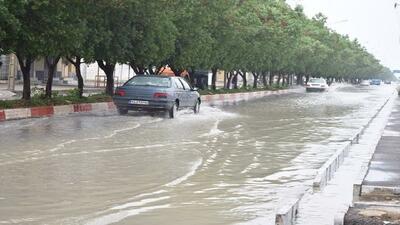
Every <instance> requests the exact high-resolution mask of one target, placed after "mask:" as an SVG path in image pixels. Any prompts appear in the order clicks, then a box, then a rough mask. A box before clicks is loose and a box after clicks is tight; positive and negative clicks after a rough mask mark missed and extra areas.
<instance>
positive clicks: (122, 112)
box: [117, 108, 128, 115]
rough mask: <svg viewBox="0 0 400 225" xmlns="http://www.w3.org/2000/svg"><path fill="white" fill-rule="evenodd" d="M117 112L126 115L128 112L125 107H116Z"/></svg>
mask: <svg viewBox="0 0 400 225" xmlns="http://www.w3.org/2000/svg"><path fill="white" fill-rule="evenodd" d="M117 110H118V114H119V115H126V114H128V110H127V109H123V108H118V109H117Z"/></svg>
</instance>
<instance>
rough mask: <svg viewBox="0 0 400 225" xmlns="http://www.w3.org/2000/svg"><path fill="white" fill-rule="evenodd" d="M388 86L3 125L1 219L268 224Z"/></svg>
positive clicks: (0, 130)
mask: <svg viewBox="0 0 400 225" xmlns="http://www.w3.org/2000/svg"><path fill="white" fill-rule="evenodd" d="M390 93H392V89H391V88H389V87H367V88H357V87H350V86H338V87H333V88H331V90H330V91H329V92H325V93H304V92H299V93H294V94H291V95H288V96H281V97H269V98H264V99H259V100H256V101H250V102H242V103H240V104H235V105H216V106H203V107H202V111H201V113H200V114H199V115H193V114H191V113H189V112H181V113H180V115H179V118H178V119H174V120H170V119H164V118H162V117H148V116H137V115H135V116H134V115H132V114H131V115H128V116H117V115H114V114H106V115H93V114H87V115H84V116H82V115H79V116H76V115H75V116H67V117H53V118H44V119H34V120H23V121H11V122H6V123H2V124H0V224H66V225H70V224H93V225H94V224H96V225H100V224H138V225H139V224H140V225H143V224H146V225H153V224H154V225H156V224H157V225H158V224H167V225H187V224H191V225H197V224H198V225H203V224H273V217H274V212H275V209H276V208H277V207H278V206H279V205H280V204H281V203H282V202H283V201H284V199H285V197H287V196H290V195H295V194H297V193H299V192H301V191H302V190H304V189H305V188H306V187H307V186H308V185H310V181H311V180H312V179H313V177H314V176H315V173H316V170H317V169H318V168H319V166H321V165H322V164H323V163H324V161H325V160H326V159H327V158H328V157H329V156H330V155H331V154H332V153H333V152H334V151H335V150H336V149H337V148H338V147H339V146H341V145H343V141H344V140H346V139H348V138H349V137H350V136H351V134H352V133H353V132H354V131H355V130H357V129H358V128H359V127H360V126H361V125H362V124H365V123H366V122H367V120H368V119H369V118H370V117H371V116H372V115H373V114H374V113H375V109H376V108H378V106H379V105H380V104H382V103H383V101H384V99H385V98H386V97H388V96H389V95H390Z"/></svg>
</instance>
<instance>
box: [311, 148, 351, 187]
mask: <svg viewBox="0 0 400 225" xmlns="http://www.w3.org/2000/svg"><path fill="white" fill-rule="evenodd" d="M351 145H352V142H350V141H347V142H346V144H345V145H344V147H342V148H341V149H340V150H338V151H336V152H335V154H333V155H332V156H331V157H330V158H329V159H328V161H326V162H325V164H324V165H323V166H322V167H321V168H320V169H319V170H318V172H317V176H316V177H315V179H314V181H313V190H314V191H320V190H322V189H323V188H324V187H325V186H326V185H327V183H328V182H329V181H330V180H331V179H332V178H333V176H334V174H335V172H336V171H337V170H338V169H339V167H340V165H342V163H343V161H344V158H345V157H346V156H347V155H348V154H349V152H350V147H351Z"/></svg>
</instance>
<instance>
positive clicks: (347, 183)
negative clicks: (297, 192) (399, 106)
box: [296, 96, 396, 225]
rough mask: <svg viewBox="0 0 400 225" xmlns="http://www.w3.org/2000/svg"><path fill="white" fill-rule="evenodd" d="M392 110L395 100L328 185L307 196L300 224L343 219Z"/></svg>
mask: <svg viewBox="0 0 400 225" xmlns="http://www.w3.org/2000/svg"><path fill="white" fill-rule="evenodd" d="M393 98H396V97H395V96H394V97H393ZM392 107H393V100H391V101H389V102H388V103H387V104H386V106H385V107H384V108H383V109H382V111H381V112H380V113H379V114H378V115H377V117H376V118H375V119H374V120H372V121H371V123H370V125H369V126H368V127H367V128H366V130H365V131H364V133H363V135H362V136H361V137H360V140H359V142H358V143H357V144H355V145H353V146H351V148H350V152H349V155H348V156H347V157H346V158H345V160H344V162H343V164H342V165H341V166H340V168H339V170H338V171H337V172H336V173H335V175H334V177H333V179H332V180H331V181H329V182H328V184H327V186H326V187H325V188H324V189H323V190H322V191H316V192H314V193H307V194H306V195H305V196H304V197H303V199H302V200H301V202H300V207H299V214H298V218H297V220H296V225H310V224H318V225H333V224H334V223H333V222H334V220H335V217H339V218H340V216H342V217H343V215H344V214H345V213H346V212H347V210H348V208H349V206H350V205H351V204H352V201H353V184H354V183H355V182H356V180H357V179H359V176H360V174H361V171H362V168H363V166H365V165H367V164H368V162H369V161H370V160H371V158H372V155H373V154H374V151H375V148H376V146H377V144H378V142H379V140H380V137H381V135H382V133H383V130H384V128H385V126H386V123H387V122H388V117H389V115H390V112H391V109H392ZM359 224H362V223H359Z"/></svg>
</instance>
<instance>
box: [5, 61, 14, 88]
mask: <svg viewBox="0 0 400 225" xmlns="http://www.w3.org/2000/svg"><path fill="white" fill-rule="evenodd" d="M8 69H9V73H8V88H7V89H8V90H9V91H15V58H14V55H13V54H11V55H10V64H9V68H8Z"/></svg>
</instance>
